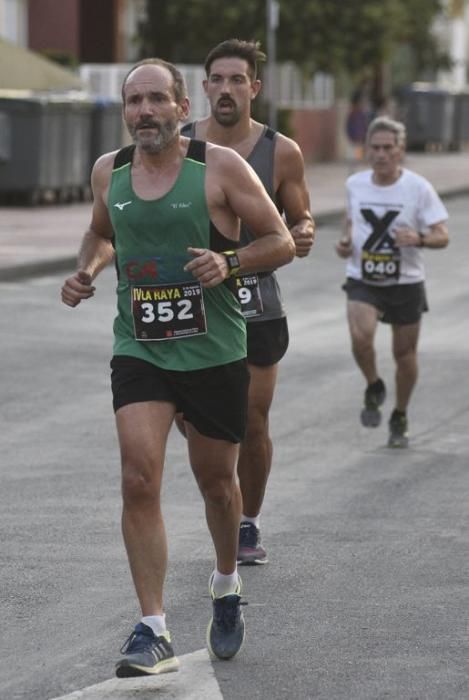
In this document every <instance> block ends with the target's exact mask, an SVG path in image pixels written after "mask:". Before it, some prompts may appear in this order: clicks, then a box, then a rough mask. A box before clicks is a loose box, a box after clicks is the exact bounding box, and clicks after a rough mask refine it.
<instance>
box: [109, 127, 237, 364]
mask: <svg viewBox="0 0 469 700" xmlns="http://www.w3.org/2000/svg"><path fill="white" fill-rule="evenodd" d="M134 150H135V147H133V146H131V147H127V148H125V149H122V150H121V151H120V152H119V153H118V154H117V156H116V159H115V162H114V170H113V172H112V177H111V186H110V190H109V201H108V209H109V214H110V217H111V222H112V226H113V229H114V240H113V243H114V248H115V251H116V268H117V274H118V284H117V316H116V318H115V320H114V348H113V351H114V355H130V356H132V357H136V358H139V359H142V360H146V361H147V362H151V363H153V364H154V365H157V366H158V367H161V368H163V369H170V370H178V371H191V370H196V369H203V368H206V367H214V366H216V365H222V364H227V363H229V362H234V361H236V360H240V359H242V358H244V357H246V323H245V321H244V318H243V315H242V313H241V309H240V305H239V302H238V301H237V299H236V296H235V294H234V293H233V291H232V289H231V286H230V283H222V284H219V285H218V286H217V287H214V288H212V289H204V288H202V287H201V285H200V284H199V283H198V282H197V280H196V279H195V278H194V277H193V275H192V274H191V273H188V272H184V269H183V268H184V265H185V264H186V263H187V262H188V261H189V260H190V259H191V256H190V255H189V254H188V253H187V248H188V247H189V246H192V247H194V248H208V249H211V250H215V251H217V252H220V251H222V250H228V249H230V248H231V249H232V248H233V247H234V246H233V241H230V240H229V239H227V238H225V236H223V235H222V234H221V233H219V232H218V231H217V230H216V228H215V227H214V225H213V224H212V222H211V221H210V218H209V213H208V207H207V202H206V198H205V170H206V165H205V144H204V143H202V142H199V141H195V140H192V141H191V142H190V146H189V150H188V153H187V156H186V158H185V159H184V161H183V163H182V166H181V170H180V172H179V175H178V178H177V180H176V182H175V184H174V186H173V187H172V188H171V190H170V191H169V192H167V193H166V194H165V195H164V196H163V197H161V198H159V199H156V200H150V201H147V200H143V199H140V198H139V197H138V196H137V195H136V194H135V192H134V190H133V188H132V179H131V165H132V162H131V161H132V157H133V152H134Z"/></svg>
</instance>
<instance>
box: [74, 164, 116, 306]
mask: <svg viewBox="0 0 469 700" xmlns="http://www.w3.org/2000/svg"><path fill="white" fill-rule="evenodd" d="M114 155H115V154H114V153H108V154H106V155H104V156H101V158H99V159H98V160H97V161H96V163H95V165H94V168H93V172H92V174H91V187H92V190H93V210H92V216H91V223H90V227H89V229H88V231H86V233H85V234H84V236H83V240H82V243H81V246H80V251H79V253H78V261H77V271H76V272H75V274H73V275H72V276H71V277H68V278H67V279H66V280H65V282H64V285H63V287H62V301H63V303H64V304H66V305H67V306H77V305H78V304H79V303H80V302H81V301H82V300H83V299H89V298H90V297H92V296H93V295H94V292H95V287H94V286H93V285H92V282H93V280H94V279H95V277H96V276H97V275H98V273H99V272H100V271H101V270H102V269H103V268H104V267H106V265H108V264H109V263H110V262H111V261H112V259H113V257H114V249H113V247H112V243H111V239H112V235H113V232H112V225H111V220H110V218H109V212H108V209H107V205H106V197H107V190H108V187H109V182H110V178H111V172H112V164H113V161H114Z"/></svg>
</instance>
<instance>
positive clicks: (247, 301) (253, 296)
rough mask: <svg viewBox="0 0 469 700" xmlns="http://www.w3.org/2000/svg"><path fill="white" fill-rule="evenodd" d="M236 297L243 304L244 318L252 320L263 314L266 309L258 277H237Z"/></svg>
mask: <svg viewBox="0 0 469 700" xmlns="http://www.w3.org/2000/svg"><path fill="white" fill-rule="evenodd" d="M236 295H237V297H238V301H239V303H240V304H241V312H242V314H243V316H244V318H252V317H253V316H259V315H260V314H261V313H262V311H263V309H264V307H263V305H262V297H261V290H260V289H259V277H258V276H257V275H240V276H239V277H236Z"/></svg>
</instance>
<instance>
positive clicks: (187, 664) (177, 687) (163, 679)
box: [52, 649, 223, 700]
mask: <svg viewBox="0 0 469 700" xmlns="http://www.w3.org/2000/svg"><path fill="white" fill-rule="evenodd" d="M178 658H179V660H180V662H181V667H180V669H179V671H178V672H176V673H164V674H161V675H160V676H142V677H140V678H123V679H119V678H112V679H110V680H108V681H104V683H98V684H96V685H90V686H89V687H88V688H84V689H83V690H76V691H74V692H73V693H70V694H69V695H62V696H61V697H60V698H53V699H52V700H132V698H138V700H155V697H156V695H157V694H158V697H160V695H163V694H164V698H165V700H223V695H222V694H221V690H220V686H219V685H218V683H217V680H216V678H215V674H214V672H213V667H212V663H211V661H210V657H209V655H208V651H207V650H206V649H200V650H199V651H195V652H194V653H192V654H186V655H185V656H179V657H178Z"/></svg>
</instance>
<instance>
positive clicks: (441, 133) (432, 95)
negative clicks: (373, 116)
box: [398, 85, 455, 150]
mask: <svg viewBox="0 0 469 700" xmlns="http://www.w3.org/2000/svg"><path fill="white" fill-rule="evenodd" d="M454 111H455V95H454V94H453V93H451V92H449V91H447V90H441V89H438V88H435V87H433V86H423V85H422V86H420V85H416V86H412V87H410V88H407V89H406V90H403V91H402V92H401V93H400V95H399V96H398V112H399V118H400V119H401V120H402V121H403V122H404V124H405V125H406V128H407V147H408V149H409V150H424V149H426V148H429V147H437V148H438V149H440V150H448V149H449V148H450V146H451V143H452V141H453V130H454Z"/></svg>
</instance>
